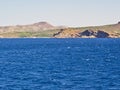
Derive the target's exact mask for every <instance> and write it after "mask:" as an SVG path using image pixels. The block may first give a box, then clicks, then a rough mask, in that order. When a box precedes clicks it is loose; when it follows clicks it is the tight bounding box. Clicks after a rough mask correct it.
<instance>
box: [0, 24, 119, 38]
mask: <svg viewBox="0 0 120 90" xmlns="http://www.w3.org/2000/svg"><path fill="white" fill-rule="evenodd" d="M0 37H1V38H26V37H29V38H36V37H38V38H39V37H52V38H120V22H118V23H117V24H111V25H103V26H90V27H77V28H74V27H72V28H70V27H65V26H54V25H51V24H49V23H47V22H38V23H33V24H29V25H16V26H1V27H0Z"/></svg>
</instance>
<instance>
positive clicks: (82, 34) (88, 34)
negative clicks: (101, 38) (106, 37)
mask: <svg viewBox="0 0 120 90" xmlns="http://www.w3.org/2000/svg"><path fill="white" fill-rule="evenodd" d="M94 33H95V32H94V31H92V30H85V31H83V32H82V33H80V36H92V35H94Z"/></svg>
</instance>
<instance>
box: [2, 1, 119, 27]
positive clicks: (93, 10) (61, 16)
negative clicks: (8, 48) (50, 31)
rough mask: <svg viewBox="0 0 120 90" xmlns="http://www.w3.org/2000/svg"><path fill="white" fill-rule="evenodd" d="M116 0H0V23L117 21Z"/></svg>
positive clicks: (54, 23)
mask: <svg viewBox="0 0 120 90" xmlns="http://www.w3.org/2000/svg"><path fill="white" fill-rule="evenodd" d="M119 20H120V0H0V25H16V24H31V23H35V22H40V21H47V22H49V23H51V24H53V25H66V26H91V25H103V24H111V23H117V22H118V21H119Z"/></svg>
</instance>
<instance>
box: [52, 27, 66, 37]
mask: <svg viewBox="0 0 120 90" xmlns="http://www.w3.org/2000/svg"><path fill="white" fill-rule="evenodd" d="M63 31H64V29H60V31H59V32H57V33H54V34H53V37H55V36H57V35H59V34H60V33H62V32H63Z"/></svg>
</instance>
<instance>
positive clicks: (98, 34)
mask: <svg viewBox="0 0 120 90" xmlns="http://www.w3.org/2000/svg"><path fill="white" fill-rule="evenodd" d="M95 37H97V38H108V37H109V34H108V33H107V32H104V31H100V30H98V31H97V32H96V35H95Z"/></svg>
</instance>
